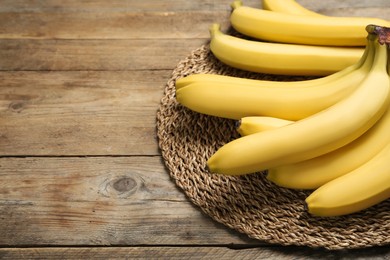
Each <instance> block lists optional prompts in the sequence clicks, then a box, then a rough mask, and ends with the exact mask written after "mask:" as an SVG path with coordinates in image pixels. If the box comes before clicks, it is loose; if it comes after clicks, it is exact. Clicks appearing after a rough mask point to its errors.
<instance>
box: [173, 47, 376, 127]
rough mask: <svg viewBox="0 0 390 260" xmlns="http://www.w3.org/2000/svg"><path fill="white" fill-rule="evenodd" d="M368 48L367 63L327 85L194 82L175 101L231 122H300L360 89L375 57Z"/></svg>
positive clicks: (365, 57) (365, 59) (181, 89)
mask: <svg viewBox="0 0 390 260" xmlns="http://www.w3.org/2000/svg"><path fill="white" fill-rule="evenodd" d="M370 42H373V41H370ZM371 44H373V43H370V45H371ZM366 49H367V51H366V52H365V54H364V55H363V56H362V57H363V58H362V59H364V62H363V64H362V65H361V66H360V67H359V68H357V69H355V70H353V71H350V72H349V73H348V74H346V75H344V76H341V77H338V78H337V77H336V78H334V79H333V80H328V81H327V82H326V81H325V80H323V81H325V82H326V83H324V84H319V85H312V86H310V87H307V86H306V87H305V85H304V84H303V85H298V84H295V85H294V84H290V85H294V86H290V87H286V85H287V83H285V84H277V82H271V83H268V82H266V81H259V82H258V83H257V85H255V84H241V85H238V84H236V83H234V82H233V81H234V80H232V82H228V81H226V82H221V81H215V82H207V81H206V82H201V81H198V82H197V81H195V83H191V84H189V85H187V86H185V87H181V88H179V89H177V90H176V100H177V101H178V102H179V103H180V104H182V105H183V106H185V107H187V108H189V109H191V110H193V111H196V112H198V113H203V114H207V115H212V116H218V117H223V118H229V119H236V120H238V119H240V118H242V117H246V116H270V117H278V118H282V119H287V120H300V119H302V118H306V117H308V116H311V115H313V114H315V113H318V112H320V111H321V110H323V109H326V108H328V107H330V106H332V105H334V104H335V103H337V102H339V101H340V100H342V99H344V98H345V97H346V96H348V95H350V94H351V93H352V92H353V91H354V90H355V89H356V88H357V87H358V86H359V83H360V82H361V81H362V80H363V78H364V77H365V76H366V75H367V73H368V71H369V70H370V68H371V66H372V60H373V56H374V52H373V51H372V48H370V46H369V45H367V48H366ZM366 53H367V55H366ZM329 77H330V76H329ZM236 81H238V80H236ZM247 81H250V80H247ZM243 82H245V81H243ZM250 82H253V80H252V81H250ZM261 83H263V85H261Z"/></svg>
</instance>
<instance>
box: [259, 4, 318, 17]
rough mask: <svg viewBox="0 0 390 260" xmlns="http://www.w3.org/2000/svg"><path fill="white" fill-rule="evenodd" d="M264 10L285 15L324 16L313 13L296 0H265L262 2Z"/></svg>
mask: <svg viewBox="0 0 390 260" xmlns="http://www.w3.org/2000/svg"><path fill="white" fill-rule="evenodd" d="M262 6H263V9H265V10H269V11H274V12H279V13H284V14H294V15H304V16H321V17H322V16H324V15H322V14H319V13H317V12H314V11H311V10H309V9H307V8H305V7H303V6H302V5H300V4H299V3H297V1H295V0H263V2H262Z"/></svg>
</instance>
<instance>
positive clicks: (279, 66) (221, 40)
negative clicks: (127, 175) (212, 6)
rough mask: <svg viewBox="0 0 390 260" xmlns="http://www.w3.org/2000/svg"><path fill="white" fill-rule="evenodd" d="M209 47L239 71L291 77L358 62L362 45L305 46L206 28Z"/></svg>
mask: <svg viewBox="0 0 390 260" xmlns="http://www.w3.org/2000/svg"><path fill="white" fill-rule="evenodd" d="M210 35H211V39H210V50H211V52H212V53H213V54H214V56H215V57H216V58H217V59H219V60H220V61H221V62H222V63H224V64H226V65H228V66H231V67H234V68H238V69H241V70H246V71H252V72H258V73H267V74H278V75H295V76H326V75H329V74H332V73H335V72H337V71H340V70H342V69H345V68H346V67H348V66H351V65H353V64H355V63H356V62H358V61H359V59H360V58H361V57H362V55H363V52H364V48H345V47H334V46H309V45H297V44H282V43H269V42H260V41H253V40H245V39H242V38H238V37H234V36H231V35H227V34H224V33H222V32H221V31H220V25H219V24H213V25H212V26H211V27H210Z"/></svg>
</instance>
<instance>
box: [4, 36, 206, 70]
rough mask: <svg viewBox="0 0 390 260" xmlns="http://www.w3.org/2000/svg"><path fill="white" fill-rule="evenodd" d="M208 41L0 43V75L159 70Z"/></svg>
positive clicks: (14, 41) (24, 41)
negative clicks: (15, 71) (0, 73)
mask: <svg viewBox="0 0 390 260" xmlns="http://www.w3.org/2000/svg"><path fill="white" fill-rule="evenodd" d="M207 41H208V38H207V39H159V40H153V39H149V40H147V39H134V40H0V71H9V70H66V71H69V70H107V71H116V70H145V69H148V70H161V69H173V68H174V67H175V66H176V64H177V62H178V61H179V60H181V59H183V58H185V57H186V56H188V55H189V53H190V52H191V51H192V50H194V49H196V48H198V47H200V46H201V45H202V44H205V43H207Z"/></svg>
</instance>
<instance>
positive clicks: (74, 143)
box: [0, 70, 171, 156]
mask: <svg viewBox="0 0 390 260" xmlns="http://www.w3.org/2000/svg"><path fill="white" fill-rule="evenodd" d="M170 73H171V72H170V71H165V70H159V71H154V70H153V71H116V72H108V71H82V72H77V71H75V72H70V71H68V72H25V71H23V72H0V115H1V116H0V155H3V156H4V155H6V156H20V155H23V156H26V155H35V156H36V155H45V156H47V155H52V156H53V155H56V156H58V155H68V156H69V155H158V154H159V152H158V147H157V141H156V140H157V139H156V137H155V131H156V112H157V108H158V105H159V102H160V98H161V97H162V95H163V88H164V86H165V82H166V81H167V79H168V77H169V76H170Z"/></svg>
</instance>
